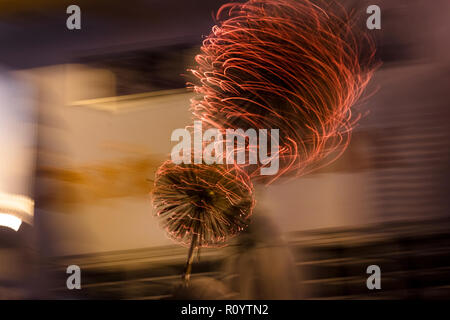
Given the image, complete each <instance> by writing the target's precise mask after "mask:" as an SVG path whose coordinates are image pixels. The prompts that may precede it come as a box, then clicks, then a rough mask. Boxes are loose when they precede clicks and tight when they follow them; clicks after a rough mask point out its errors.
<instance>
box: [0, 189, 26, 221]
mask: <svg viewBox="0 0 450 320" xmlns="http://www.w3.org/2000/svg"><path fill="white" fill-rule="evenodd" d="M0 210H2V211H6V212H9V211H14V212H22V213H26V214H28V215H30V216H33V212H34V201H33V200H31V199H30V198H28V197H25V196H21V195H14V194H9V193H4V192H0Z"/></svg>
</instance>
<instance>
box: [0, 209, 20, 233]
mask: <svg viewBox="0 0 450 320" xmlns="http://www.w3.org/2000/svg"><path fill="white" fill-rule="evenodd" d="M21 224H22V220H20V219H19V218H17V217H15V216H13V215H12V214H7V213H0V226H4V227H8V228H11V229H13V230H14V231H17V230H19V228H20V225H21Z"/></svg>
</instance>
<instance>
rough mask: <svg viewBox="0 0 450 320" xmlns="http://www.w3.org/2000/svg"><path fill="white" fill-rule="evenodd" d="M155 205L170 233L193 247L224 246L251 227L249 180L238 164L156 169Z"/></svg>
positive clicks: (171, 163) (192, 165) (190, 165)
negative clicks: (228, 240) (247, 227)
mask: <svg viewBox="0 0 450 320" xmlns="http://www.w3.org/2000/svg"><path fill="white" fill-rule="evenodd" d="M152 193H153V206H154V208H155V211H156V214H157V215H158V217H159V218H160V219H161V221H162V225H163V226H164V227H165V228H166V230H167V232H168V234H169V235H170V236H171V237H172V238H173V239H175V240H177V241H179V242H181V243H183V244H186V245H188V244H190V245H191V247H193V248H194V247H202V246H214V245H220V244H221V243H223V242H225V241H226V240H227V239H228V238H230V237H231V236H233V235H235V234H236V233H238V232H240V231H241V230H243V229H244V228H246V226H247V225H248V223H249V217H250V215H251V213H252V210H253V207H254V204H255V202H254V199H253V186H252V183H251V181H250V178H249V176H248V175H247V174H246V173H245V172H243V171H242V170H241V169H240V168H239V167H237V166H235V165H206V164H180V165H177V164H174V163H173V162H172V161H166V162H165V163H164V164H163V165H162V166H161V167H160V168H159V169H158V171H157V173H156V178H155V184H154V189H153V192H152Z"/></svg>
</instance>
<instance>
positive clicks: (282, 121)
mask: <svg viewBox="0 0 450 320" xmlns="http://www.w3.org/2000/svg"><path fill="white" fill-rule="evenodd" d="M217 20H218V24H217V25H216V26H215V27H213V29H212V33H211V34H210V35H209V36H208V37H207V38H206V39H205V40H204V42H203V45H202V47H201V54H199V55H197V57H196V62H197V67H195V68H193V69H192V70H191V71H192V73H193V75H194V76H195V77H194V78H195V79H196V80H194V83H192V84H191V85H192V86H193V88H194V90H195V92H197V93H199V94H200V95H199V98H196V99H193V100H192V103H191V110H192V112H193V114H194V117H195V118H196V119H198V120H202V121H203V124H204V125H205V126H209V127H213V128H219V129H222V130H223V129H228V128H231V129H239V128H240V129H243V130H247V129H249V128H253V129H279V130H280V131H279V134H280V137H279V139H280V151H279V156H280V171H279V172H278V174H277V176H276V177H273V179H276V178H277V177H279V176H281V175H283V174H285V173H293V174H295V175H302V174H305V173H308V172H310V171H311V170H313V169H316V168H317V167H319V166H322V165H325V164H327V163H329V162H331V161H332V160H334V159H335V158H337V157H338V156H339V155H340V154H341V153H342V152H343V150H344V149H345V147H346V146H347V144H348V142H349V137H350V133H351V129H352V128H353V127H354V125H355V123H356V121H357V120H358V118H359V115H358V114H357V113H356V112H354V110H353V108H352V106H353V105H354V104H355V102H357V100H358V99H359V97H360V95H361V93H362V92H363V90H364V88H365V87H366V85H367V83H368V81H369V80H370V78H371V76H372V74H373V71H374V67H375V64H374V63H373V56H374V47H373V42H372V41H371V40H370V38H368V37H367V36H366V35H365V34H364V31H363V28H364V25H361V26H359V28H360V29H359V31H358V29H356V28H355V25H354V22H355V21H354V20H353V18H352V17H350V16H348V15H347V14H346V12H345V10H344V9H342V8H341V7H339V6H338V5H327V4H324V3H322V2H321V1H314V3H313V2H311V1H308V0H250V1H248V2H246V3H243V4H242V3H232V4H228V5H225V6H223V7H222V8H221V9H220V10H219V12H218V14H217ZM352 111H353V112H352ZM355 113H356V114H355ZM255 147H257V146H251V148H255ZM247 169H248V168H247ZM247 171H248V170H247ZM257 171H258V170H255V169H254V168H253V169H252V170H250V174H251V176H252V178H256V177H260V175H259V172H257ZM273 179H272V180H273Z"/></svg>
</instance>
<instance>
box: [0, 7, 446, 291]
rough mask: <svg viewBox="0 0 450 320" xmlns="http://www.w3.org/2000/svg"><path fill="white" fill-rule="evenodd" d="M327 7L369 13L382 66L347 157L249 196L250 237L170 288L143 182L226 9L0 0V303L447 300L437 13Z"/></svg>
mask: <svg viewBox="0 0 450 320" xmlns="http://www.w3.org/2000/svg"><path fill="white" fill-rule="evenodd" d="M341 2H342V3H343V4H344V5H345V6H347V7H348V8H349V9H353V10H359V11H361V12H362V14H365V11H366V8H367V7H368V6H369V5H372V4H377V5H378V6H379V7H380V8H381V30H373V31H370V32H372V33H373V35H374V37H375V38H376V41H377V47H378V56H379V58H380V60H381V61H382V62H383V65H382V67H381V68H380V69H379V70H378V71H377V72H376V74H375V76H374V78H373V80H372V82H371V83H370V87H369V89H368V91H369V92H372V94H371V95H370V96H369V97H368V98H366V100H365V101H364V109H365V110H366V111H367V112H365V116H364V118H363V120H362V121H361V123H360V125H359V126H358V127H357V128H356V130H355V132H354V135H353V138H352V142H351V144H350V146H349V148H348V150H347V151H346V152H345V154H344V155H343V156H342V157H341V158H340V159H339V160H338V161H337V162H335V163H334V164H333V165H332V166H330V167H327V168H325V169H323V170H321V171H318V172H315V173H314V174H310V175H308V176H305V177H302V178H300V179H297V180H293V181H289V182H285V183H278V184H275V185H273V186H270V187H269V188H258V190H257V201H258V204H257V207H256V210H255V213H254V217H255V218H254V221H253V223H252V225H251V226H250V228H249V229H248V230H247V231H246V232H245V233H243V234H242V235H241V236H239V237H237V238H236V239H234V240H233V242H232V243H231V244H230V245H229V246H227V247H224V248H220V249H202V250H201V252H200V256H199V257H198V259H197V258H196V259H195V262H194V266H193V275H192V287H191V288H190V289H189V290H187V291H186V290H181V289H179V288H178V286H179V285H180V284H181V273H182V270H183V266H184V263H185V260H186V254H187V249H186V248H184V247H181V246H178V245H176V244H175V243H173V242H172V241H171V240H169V239H168V238H167V237H166V235H165V233H164V231H163V230H162V229H161V228H160V227H159V224H158V221H157V219H156V218H155V217H154V216H153V212H152V208H151V198H150V191H151V188H152V181H151V180H152V179H153V176H154V172H155V170H156V168H157V167H158V166H159V165H160V164H161V163H162V161H164V160H165V159H167V155H168V154H170V150H171V148H172V146H173V144H172V143H171V142H170V135H171V133H172V131H173V130H174V129H176V128H183V127H184V126H186V125H187V124H188V123H189V122H190V119H191V116H190V113H189V110H188V107H189V99H190V98H191V97H192V93H191V92H189V91H188V90H186V89H185V82H186V78H185V77H183V75H184V74H186V73H187V72H186V69H187V68H188V67H190V66H192V65H193V64H194V61H193V58H194V56H195V54H197V53H198V52H199V48H200V45H201V41H202V39H203V38H204V37H205V36H206V35H208V34H209V32H210V30H211V27H212V26H213V25H214V19H213V14H214V12H215V11H216V10H217V9H218V8H219V7H220V6H221V5H222V4H223V3H226V1H218V0H191V1H175V0H164V1H162V0H131V1H125V2H122V1H116V2H113V3H112V2H111V1H103V0H96V1H88V0H83V1H65V0H39V1H36V0H22V1H13V0H3V1H1V2H0V40H1V43H2V46H1V50H0V225H2V226H0V299H73V298H76V299H99V298H107V299H172V298H180V297H181V298H192V299H195V298H200V299H201V298H203V299H407V298H425V299H436V298H439V299H442V298H447V297H450V255H449V253H450V233H449V227H450V219H449V218H450V210H449V209H450V208H449V207H450V201H449V190H450V185H449V184H450V182H449V181H450V179H449V176H450V167H449V157H450V154H449V151H450V148H449V146H450V143H449V137H450V126H449V125H448V123H449V120H450V109H449V97H450V92H449V84H450V41H449V36H450V16H449V15H450V3H449V2H448V1H446V0H436V1H433V2H430V1H425V0H398V1H387V0H382V1H366V0H361V1H356V0H355V1H341ZM71 4H77V5H78V6H79V7H80V8H81V30H68V29H67V28H66V19H67V17H68V16H69V15H68V14H66V8H67V7H68V6H69V5H71ZM361 27H362V28H365V25H362V26H361ZM32 201H34V210H33V209H32ZM21 221H22V223H21ZM16 230H17V231H16ZM373 264H375V265H378V266H379V267H380V269H381V289H380V290H368V288H367V287H366V279H367V277H368V276H369V275H368V274H366V268H367V267H368V266H369V265H373ZM69 265H78V266H80V268H81V270H82V275H81V285H82V289H81V290H68V289H67V287H66V279H67V277H68V276H69V275H68V274H66V268H67V267H68V266H69Z"/></svg>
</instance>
